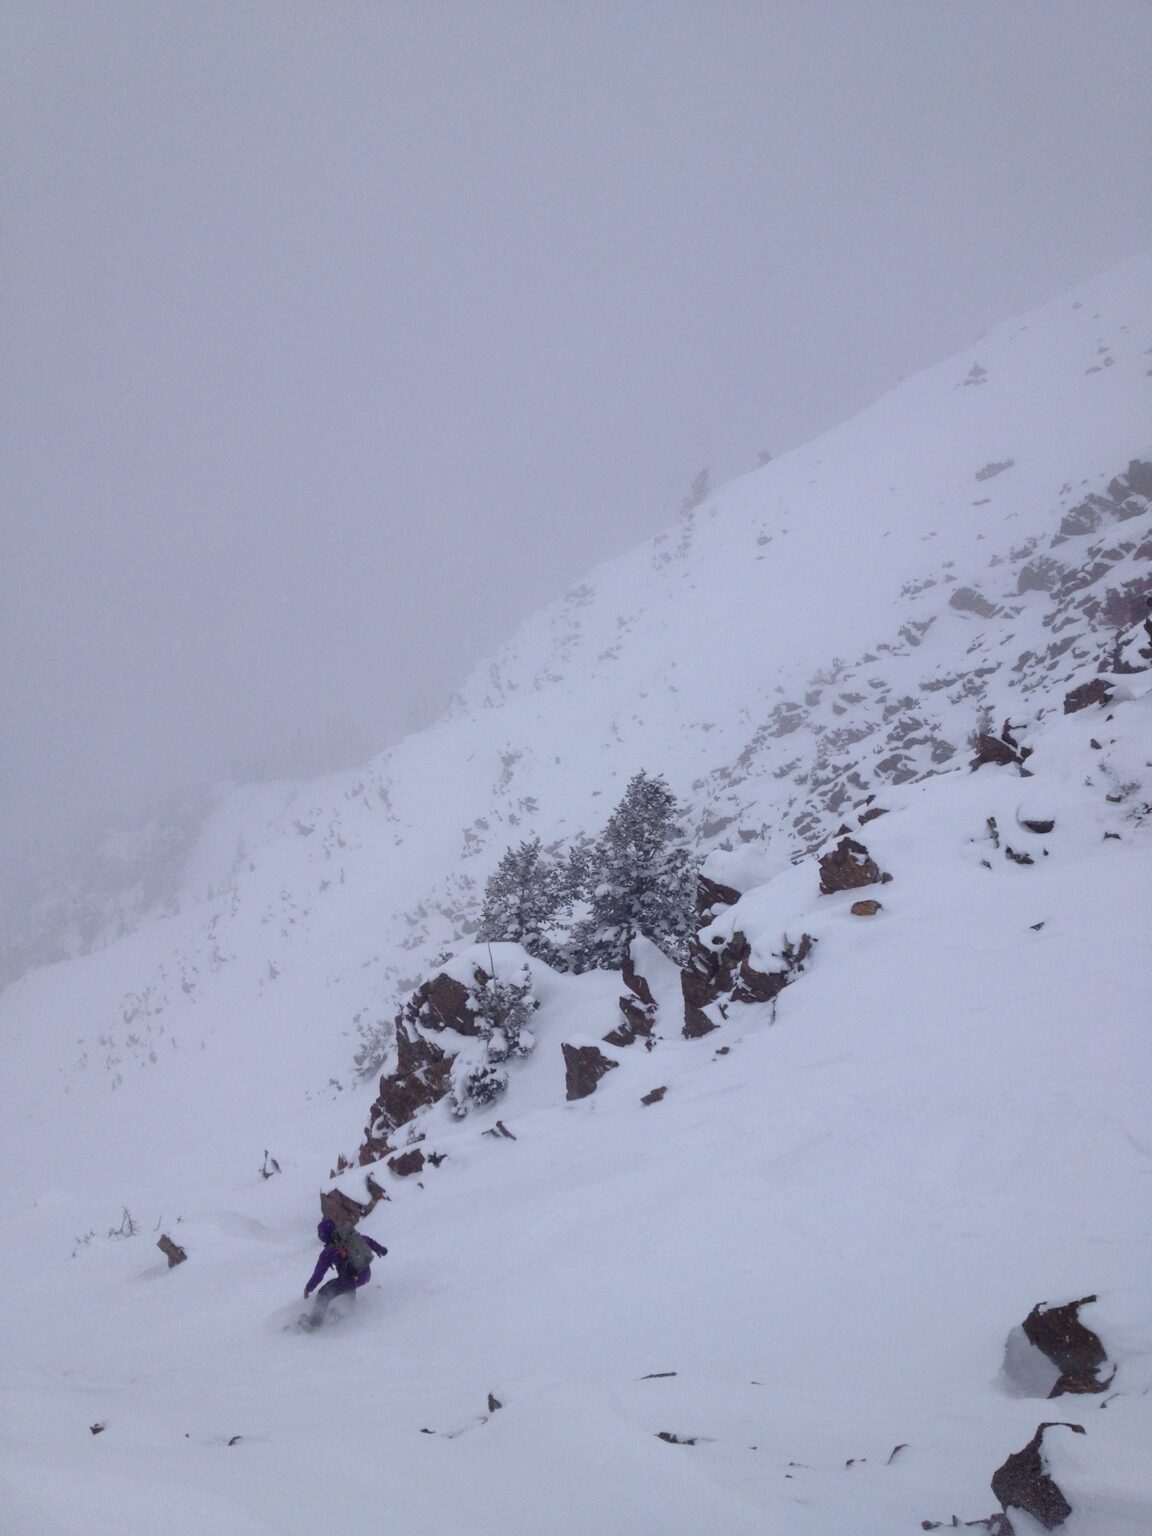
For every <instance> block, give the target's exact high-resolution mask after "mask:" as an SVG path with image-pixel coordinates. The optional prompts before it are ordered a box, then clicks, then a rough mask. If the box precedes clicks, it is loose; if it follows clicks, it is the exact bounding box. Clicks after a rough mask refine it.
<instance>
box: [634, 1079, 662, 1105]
mask: <svg viewBox="0 0 1152 1536" xmlns="http://www.w3.org/2000/svg"><path fill="white" fill-rule="evenodd" d="M667 1092H668V1086H667V1084H665V1085H664V1086H663V1087H662V1088H653V1090H652V1092H651V1093H646V1094H645V1095H644V1097H643V1098H642V1099H641V1100H640V1102H641V1104H659V1102H660V1100H661V1099H662V1098H663V1097H664V1095H665V1094H666V1093H667Z"/></svg>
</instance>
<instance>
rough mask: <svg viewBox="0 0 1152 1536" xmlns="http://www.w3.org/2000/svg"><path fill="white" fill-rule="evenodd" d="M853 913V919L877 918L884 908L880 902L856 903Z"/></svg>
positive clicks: (853, 904)
mask: <svg viewBox="0 0 1152 1536" xmlns="http://www.w3.org/2000/svg"><path fill="white" fill-rule="evenodd" d="M851 911H852V916H853V917H875V916H876V914H877V912H881V911H883V908H882V907H881V905H880V903H879V902H878V901H854V902H853V903H852V908H851Z"/></svg>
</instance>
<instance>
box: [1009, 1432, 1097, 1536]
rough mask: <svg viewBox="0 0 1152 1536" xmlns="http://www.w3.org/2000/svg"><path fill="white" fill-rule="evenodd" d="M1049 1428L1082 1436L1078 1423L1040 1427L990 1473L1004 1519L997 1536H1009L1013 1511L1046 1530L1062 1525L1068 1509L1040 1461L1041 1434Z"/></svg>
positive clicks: (1042, 1452) (1064, 1499)
mask: <svg viewBox="0 0 1152 1536" xmlns="http://www.w3.org/2000/svg"><path fill="white" fill-rule="evenodd" d="M1049 1429H1071V1430H1073V1431H1074V1432H1075V1433H1076V1434H1078V1435H1082V1434H1083V1433H1084V1426H1083V1425H1082V1424H1041V1425H1040V1426H1039V1427H1038V1428H1037V1430H1036V1433H1035V1434H1034V1435H1033V1436H1032V1438H1031V1440H1029V1442H1028V1444H1027V1445H1026V1446H1025V1447H1024V1449H1023V1450H1022V1451H1015V1452H1014V1453H1013V1454H1012V1455H1011V1456H1009V1458H1008V1460H1007V1461H1006V1462H1005V1463H1004V1465H1003V1466H1001V1467H998V1468H997V1469H996V1471H995V1472H994V1473H993V1474H992V1492H993V1493H994V1494H995V1495H996V1497H997V1498H998V1499H999V1500H1000V1504H1001V1507H1002V1508H1003V1510H1004V1519H1003V1520H1002V1521H1001V1522H1000V1524H999V1527H998V1529H999V1531H1000V1533H1001V1536H1013V1527H1012V1523H1011V1522H1012V1515H1011V1511H1012V1510H1013V1509H1022V1510H1023V1511H1024V1512H1025V1514H1028V1515H1031V1516H1032V1518H1033V1519H1034V1520H1039V1522H1040V1524H1041V1525H1042V1526H1043V1527H1044V1529H1045V1530H1046V1531H1054V1530H1055V1529H1056V1527H1057V1526H1058V1525H1063V1524H1064V1522H1065V1520H1067V1518H1068V1516H1069V1515H1070V1514H1071V1513H1072V1506H1071V1504H1069V1502H1068V1500H1067V1499H1066V1498H1065V1497H1064V1495H1063V1493H1061V1491H1060V1489H1059V1488H1058V1487H1057V1486H1056V1484H1055V1482H1054V1481H1053V1479H1052V1477H1051V1475H1050V1474H1049V1472H1048V1464H1047V1462H1046V1461H1045V1459H1044V1433H1045V1431H1046V1430H1049Z"/></svg>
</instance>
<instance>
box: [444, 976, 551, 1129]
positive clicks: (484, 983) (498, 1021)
mask: <svg viewBox="0 0 1152 1536" xmlns="http://www.w3.org/2000/svg"><path fill="white" fill-rule="evenodd" d="M468 1006H469V1008H470V1009H471V1010H472V1012H473V1014H474V1015H475V1018H476V1026H477V1029H478V1031H479V1034H478V1035H477V1037H476V1039H475V1040H474V1041H472V1042H471V1043H470V1044H469V1045H466V1046H464V1047H463V1048H462V1049H461V1050H460V1052H459V1053H458V1055H457V1056H456V1059H455V1061H454V1062H453V1064H452V1078H451V1085H450V1088H449V1095H448V1102H449V1105H450V1107H451V1110H452V1113H453V1114H454V1115H455V1116H456V1117H457V1118H458V1119H462V1118H463V1116H465V1115H466V1114H467V1113H468V1111H469V1110H470V1109H472V1108H474V1107H476V1106H478V1105H479V1106H483V1105H486V1104H491V1103H492V1102H493V1101H494V1100H495V1099H498V1098H499V1097H500V1095H501V1094H502V1093H503V1092H504V1090H505V1088H507V1086H508V1072H507V1069H506V1068H505V1067H504V1065H503V1063H504V1062H507V1061H509V1060H510V1059H511V1058H513V1057H516V1056H527V1055H528V1053H529V1051H531V1050H532V1048H533V1046H534V1045H535V1044H536V1037H535V1035H534V1034H533V1033H532V1031H531V1029H529V1027H528V1026H529V1024H530V1023H531V1021H532V1015H533V1014H534V1013H535V1012H536V1009H537V1008H539V1006H540V1004H539V1002H538V1000H537V999H536V997H535V996H534V995H533V992H532V973H531V971H530V970H529V969H528V967H527V966H526V965H523V966H521V967H520V969H519V970H518V971H515V972H514V973H513V974H512V975H511V976H510V977H509V978H508V980H507V981H501V980H500V979H499V978H498V977H495V976H489V975H488V974H487V972H485V971H481V970H477V971H476V973H475V980H474V981H473V984H472V986H471V987H470V989H469V992H468Z"/></svg>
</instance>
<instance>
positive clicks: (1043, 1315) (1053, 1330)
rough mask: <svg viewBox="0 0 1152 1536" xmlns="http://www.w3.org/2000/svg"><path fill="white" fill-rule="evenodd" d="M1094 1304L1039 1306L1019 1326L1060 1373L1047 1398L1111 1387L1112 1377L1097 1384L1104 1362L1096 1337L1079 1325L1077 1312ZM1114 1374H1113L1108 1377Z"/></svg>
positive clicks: (1085, 1301) (1085, 1298)
mask: <svg viewBox="0 0 1152 1536" xmlns="http://www.w3.org/2000/svg"><path fill="white" fill-rule="evenodd" d="M1095 1300H1096V1298H1095V1296H1082V1297H1081V1298H1080V1300H1079V1301H1069V1302H1066V1303H1065V1305H1064V1306H1062V1307H1048V1306H1045V1305H1044V1303H1043V1302H1039V1303H1037V1305H1036V1306H1034V1307H1033V1308H1032V1310H1031V1312H1029V1314H1028V1316H1027V1317H1026V1318H1025V1319H1024V1322H1023V1325H1022V1326H1023V1329H1024V1334H1025V1336H1026V1338H1027V1339H1028V1342H1029V1343H1030V1344H1033V1345H1034V1346H1035V1347H1036V1348H1037V1349H1038V1350H1039V1351H1040V1353H1041V1354H1043V1355H1047V1357H1048V1359H1049V1360H1051V1362H1052V1364H1053V1365H1054V1366H1056V1368H1057V1369H1058V1370H1059V1372H1060V1378H1059V1380H1058V1381H1057V1382H1056V1384H1055V1386H1054V1387H1053V1388H1052V1390H1051V1392H1049V1394H1048V1396H1049V1397H1063V1396H1064V1395H1065V1394H1066V1393H1075V1392H1104V1391H1106V1390H1107V1389H1108V1387H1110V1386H1111V1384H1112V1376H1109V1377H1108V1378H1107V1380H1105V1381H1101V1380H1100V1378H1099V1375H1098V1374H1097V1373H1098V1372H1099V1370H1100V1367H1101V1366H1103V1365H1106V1364H1107V1362H1108V1355H1107V1352H1106V1350H1105V1348H1104V1345H1103V1344H1102V1343H1101V1342H1100V1338H1099V1335H1097V1334H1095V1333H1093V1332H1092V1330H1091V1328H1087V1327H1085V1325H1084V1324H1083V1323H1082V1322H1081V1321H1080V1308H1081V1307H1086V1306H1087V1305H1088V1304H1089V1302H1093V1301H1095ZM1115 1374H1116V1373H1115V1371H1113V1373H1112V1375H1113V1376H1114V1375H1115Z"/></svg>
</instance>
